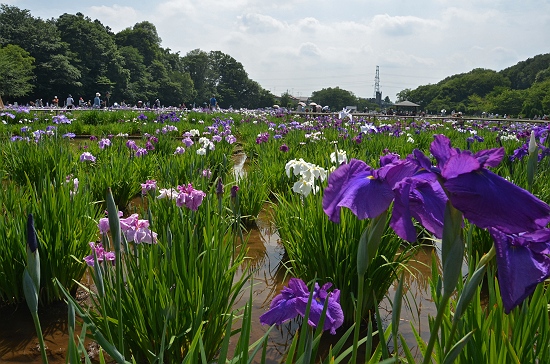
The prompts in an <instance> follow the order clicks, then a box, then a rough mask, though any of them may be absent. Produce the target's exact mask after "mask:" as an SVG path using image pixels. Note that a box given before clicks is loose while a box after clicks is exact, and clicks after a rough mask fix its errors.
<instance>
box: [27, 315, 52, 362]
mask: <svg viewBox="0 0 550 364" xmlns="http://www.w3.org/2000/svg"><path fill="white" fill-rule="evenodd" d="M31 314H32V320H33V321H34V328H35V329H36V335H37V336H38V344H39V345H40V354H41V355H42V363H44V364H48V356H47V355H46V344H45V343H44V335H42V327H41V326H40V319H39V318H38V312H34V311H33V312H31Z"/></svg>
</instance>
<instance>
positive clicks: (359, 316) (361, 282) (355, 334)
mask: <svg viewBox="0 0 550 364" xmlns="http://www.w3.org/2000/svg"><path fill="white" fill-rule="evenodd" d="M357 279H358V280H359V282H358V288H357V290H358V292H357V307H356V308H355V330H354V332H353V353H352V357H351V363H357V347H358V345H357V343H358V342H359V331H361V320H362V319H363V318H362V312H363V290H364V285H365V275H364V274H358V275H357Z"/></svg>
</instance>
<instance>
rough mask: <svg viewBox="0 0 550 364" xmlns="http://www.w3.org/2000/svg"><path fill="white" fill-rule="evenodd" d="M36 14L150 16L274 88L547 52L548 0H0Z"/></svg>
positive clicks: (442, 73) (293, 89)
mask: <svg viewBox="0 0 550 364" xmlns="http://www.w3.org/2000/svg"><path fill="white" fill-rule="evenodd" d="M2 3H3V4H8V5H13V6H17V7H18V8H20V9H28V10H30V12H31V15H32V16H33V17H39V18H42V19H51V18H57V17H59V16H60V15H62V14H64V13H69V14H76V13H77V12H80V13H82V14H84V15H85V16H87V17H89V18H91V19H92V20H95V19H97V20H99V21H100V22H101V23H102V24H103V25H105V26H108V27H110V28H111V29H112V30H113V31H114V32H115V33H116V32H119V31H121V30H123V29H125V28H129V27H132V26H133V25H135V24H136V23H139V22H142V21H149V22H151V23H153V24H154V25H155V26H156V28H157V32H158V34H159V36H160V38H161V39H162V43H161V46H162V47H163V48H169V49H170V50H171V51H172V52H179V54H180V55H182V56H184V55H185V54H187V53H188V52H189V51H192V50H194V49H201V50H203V51H206V52H210V51H221V52H223V53H225V54H228V55H230V56H231V57H233V58H234V59H235V60H237V61H238V62H240V63H241V64H242V65H243V67H244V69H245V71H246V72H247V73H248V77H249V78H250V79H252V80H254V81H257V82H258V83H259V84H260V85H261V86H262V87H263V88H265V89H267V90H269V91H271V92H272V93H273V94H275V95H281V94H282V93H284V92H289V93H290V94H292V95H294V96H302V97H304V96H310V95H311V93H312V92H313V91H319V90H321V89H323V88H329V87H332V88H334V87H339V88H341V89H344V90H348V91H351V92H353V93H354V94H355V95H356V96H358V97H367V98H370V97H373V96H374V92H375V86H376V82H375V78H376V68H377V67H379V88H380V91H381V92H382V97H383V98H385V97H386V96H389V98H390V99H391V100H392V101H395V99H396V94H397V93H398V92H400V91H402V90H404V89H407V88H409V89H415V88H417V87H418V86H421V85H428V84H435V83H437V82H439V81H441V80H442V79H444V78H446V77H448V76H452V75H455V74H459V73H465V72H469V71H471V70H473V69H474V68H485V69H491V70H495V71H500V70H502V69H505V68H507V67H510V66H513V65H515V64H517V63H518V62H520V61H524V60H526V59H528V58H532V57H534V56H536V55H539V54H546V53H550V0H522V1H519V0H500V1H498V0H415V1H412V0H274V1H267V0H225V1H214V0H156V1H136V0H112V1H102V0H94V1H84V2H80V1H74V0H71V1H68V0H55V1H44V0H7V1H6V0H3V1H2Z"/></svg>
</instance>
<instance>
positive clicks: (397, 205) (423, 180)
mask: <svg viewBox="0 0 550 364" xmlns="http://www.w3.org/2000/svg"><path fill="white" fill-rule="evenodd" d="M394 192H395V196H396V197H395V200H394V205H393V212H392V218H391V220H390V226H391V228H392V229H393V230H394V231H395V232H396V234H397V235H398V236H399V237H401V238H402V239H405V240H407V241H410V242H413V241H415V240H416V229H415V227H414V225H413V223H412V220H411V218H413V217H414V218H415V219H416V220H417V221H418V222H420V223H421V224H422V225H423V226H424V228H426V230H428V231H429V232H431V233H432V234H434V235H435V236H436V237H437V238H441V236H442V234H443V215H444V211H445V203H446V202H447V196H446V195H445V192H444V191H443V189H442V187H441V185H440V184H439V182H438V181H437V177H436V176H435V175H434V174H432V173H421V174H419V175H417V176H415V177H409V178H405V179H404V180H403V181H401V182H399V183H398V184H397V185H396V186H395V188H394Z"/></svg>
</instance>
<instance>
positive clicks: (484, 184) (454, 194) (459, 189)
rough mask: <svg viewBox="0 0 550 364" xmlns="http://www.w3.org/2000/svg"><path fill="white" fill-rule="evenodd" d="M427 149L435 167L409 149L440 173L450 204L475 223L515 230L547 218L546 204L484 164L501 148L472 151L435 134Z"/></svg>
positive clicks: (500, 153) (496, 159)
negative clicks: (434, 161) (433, 158)
mask: <svg viewBox="0 0 550 364" xmlns="http://www.w3.org/2000/svg"><path fill="white" fill-rule="evenodd" d="M430 152H431V153H432V155H433V156H434V157H435V159H436V160H437V164H438V168H434V167H432V166H431V162H430V160H429V159H428V158H427V157H426V156H425V155H424V154H423V153H422V152H420V151H419V150H415V151H414V152H413V153H414V155H415V157H416V158H417V160H418V161H419V163H420V165H422V166H423V167H424V168H426V169H428V170H432V171H434V172H436V173H437V174H438V175H439V176H440V177H441V180H442V183H443V187H444V188H445V190H447V192H448V195H449V198H450V200H451V203H452V204H453V206H454V207H455V208H456V209H458V210H460V211H461V212H462V214H463V215H464V217H465V218H467V219H468V220H469V221H470V222H472V223H473V224H475V225H477V226H478V227H480V228H489V227H493V228H496V229H499V230H501V231H502V232H505V233H509V234H516V233H522V232H525V231H535V230H538V229H540V228H542V227H544V226H546V225H547V224H548V222H550V206H548V204H546V203H545V202H543V201H541V200H539V199H538V198H536V197H535V196H534V195H532V194H531V193H529V192H528V191H526V190H524V189H522V188H520V187H518V186H516V185H515V184H513V183H511V182H509V181H507V180H506V179H504V178H502V177H500V176H498V175H497V174H495V173H493V172H491V171H489V170H488V169H487V168H485V167H495V166H497V165H498V164H499V163H500V161H501V160H502V158H503V157H504V149H503V148H498V149H488V150H481V151H479V152H477V153H475V154H473V153H471V152H470V151H461V150H460V149H458V148H452V147H451V141H450V140H449V138H447V137H446V136H444V135H436V136H435V140H434V141H433V142H432V145H431V146H430Z"/></svg>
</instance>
